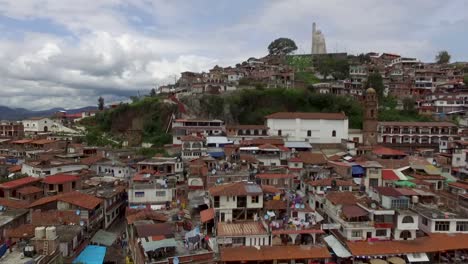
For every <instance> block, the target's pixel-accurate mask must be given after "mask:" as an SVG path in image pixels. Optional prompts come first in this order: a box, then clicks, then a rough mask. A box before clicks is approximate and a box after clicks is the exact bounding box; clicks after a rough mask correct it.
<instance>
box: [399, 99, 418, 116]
mask: <svg viewBox="0 0 468 264" xmlns="http://www.w3.org/2000/svg"><path fill="white" fill-rule="evenodd" d="M402 102H403V111H406V112H408V113H415V112H416V109H415V105H416V101H415V100H414V99H413V98H411V97H405V98H403V101H402Z"/></svg>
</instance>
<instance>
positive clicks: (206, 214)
mask: <svg viewBox="0 0 468 264" xmlns="http://www.w3.org/2000/svg"><path fill="white" fill-rule="evenodd" d="M214 216H215V211H214V208H208V209H206V210H203V211H201V212H200V220H201V222H202V223H206V222H208V221H210V220H212V219H213V218H214Z"/></svg>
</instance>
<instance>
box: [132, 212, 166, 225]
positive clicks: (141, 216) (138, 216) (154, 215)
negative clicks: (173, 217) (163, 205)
mask: <svg viewBox="0 0 468 264" xmlns="http://www.w3.org/2000/svg"><path fill="white" fill-rule="evenodd" d="M126 214H127V223H128V224H129V225H131V224H133V223H134V222H135V221H139V220H153V221H157V222H166V221H167V220H169V218H168V217H167V216H166V215H165V214H162V213H159V212H155V211H152V210H146V209H143V210H134V209H129V208H127V212H126Z"/></svg>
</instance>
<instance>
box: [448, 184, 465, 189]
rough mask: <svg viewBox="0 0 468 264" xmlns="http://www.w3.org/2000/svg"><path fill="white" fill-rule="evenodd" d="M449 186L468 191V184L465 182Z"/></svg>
mask: <svg viewBox="0 0 468 264" xmlns="http://www.w3.org/2000/svg"><path fill="white" fill-rule="evenodd" d="M449 185H450V186H452V187H456V188H460V189H464V190H468V183H464V182H451V183H449Z"/></svg>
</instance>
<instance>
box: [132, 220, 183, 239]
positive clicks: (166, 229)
mask: <svg viewBox="0 0 468 264" xmlns="http://www.w3.org/2000/svg"><path fill="white" fill-rule="evenodd" d="M135 229H136V231H137V234H138V237H150V236H165V237H172V236H173V234H174V228H173V225H172V224H169V223H158V224H138V225H135Z"/></svg>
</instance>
